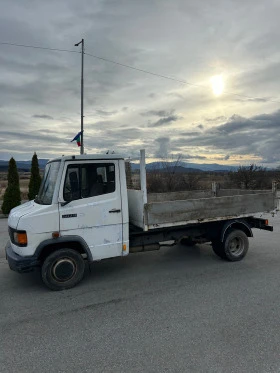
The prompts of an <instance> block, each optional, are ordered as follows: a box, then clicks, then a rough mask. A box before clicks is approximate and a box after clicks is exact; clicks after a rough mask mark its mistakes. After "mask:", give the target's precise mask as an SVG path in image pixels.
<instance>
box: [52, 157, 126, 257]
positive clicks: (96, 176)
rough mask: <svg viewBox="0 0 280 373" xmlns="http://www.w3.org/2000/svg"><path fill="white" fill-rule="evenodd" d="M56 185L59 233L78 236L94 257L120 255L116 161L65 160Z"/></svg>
mask: <svg viewBox="0 0 280 373" xmlns="http://www.w3.org/2000/svg"><path fill="white" fill-rule="evenodd" d="M63 175H64V176H63V180H64V183H63V185H61V188H60V192H59V193H60V195H59V200H60V201H65V202H62V203H60V204H59V219H60V235H61V236H80V237H82V238H83V239H84V240H85V241H86V243H87V245H88V246H89V248H90V250H91V252H92V257H93V259H94V260H99V259H103V258H110V257H115V256H120V255H122V244H123V224H122V220H123V219H122V203H121V202H122V201H121V188H120V183H119V180H120V177H119V164H118V160H108V161H107V160H104V161H103V160H100V161H86V162H85V161H83V162H79V161H74V162H71V161H69V162H65V169H64V173H63Z"/></svg>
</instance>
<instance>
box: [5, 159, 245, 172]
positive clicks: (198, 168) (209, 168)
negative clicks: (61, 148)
mask: <svg viewBox="0 0 280 373" xmlns="http://www.w3.org/2000/svg"><path fill="white" fill-rule="evenodd" d="M47 162H48V159H38V163H39V168H40V169H41V170H43V169H44V168H45V166H46V164H47ZM167 163H168V164H169V168H170V169H172V167H174V165H175V164H176V162H167ZM130 164H131V168H132V171H134V170H139V169H140V166H139V164H136V163H133V162H131V163H130ZM8 165H9V161H3V160H0V172H1V171H2V172H5V171H7V170H8ZM146 167H147V170H148V171H151V170H161V171H162V172H165V171H166V168H165V167H164V166H163V164H162V162H151V163H147V166H146ZM17 168H18V170H19V171H22V172H28V171H30V169H31V160H30V161H17ZM237 168H238V167H235V166H228V165H220V164H217V163H203V164H199V163H188V162H180V164H179V166H177V167H176V170H175V172H203V171H206V172H228V171H236V170H237Z"/></svg>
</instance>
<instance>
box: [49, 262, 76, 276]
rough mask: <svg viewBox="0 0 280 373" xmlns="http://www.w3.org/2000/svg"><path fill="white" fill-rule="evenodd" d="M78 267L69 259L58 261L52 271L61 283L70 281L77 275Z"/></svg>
mask: <svg viewBox="0 0 280 373" xmlns="http://www.w3.org/2000/svg"><path fill="white" fill-rule="evenodd" d="M76 270H77V268H76V265H75V263H74V262H73V261H72V260H71V259H69V258H63V259H60V260H58V261H57V262H56V263H55V264H54V266H53V269H52V272H53V276H54V277H55V279H56V280H57V281H59V282H65V281H69V280H70V279H71V278H72V277H73V276H74V275H75V273H76Z"/></svg>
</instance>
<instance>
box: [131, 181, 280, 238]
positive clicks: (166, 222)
mask: <svg viewBox="0 0 280 373" xmlns="http://www.w3.org/2000/svg"><path fill="white" fill-rule="evenodd" d="M128 201H129V214H130V222H131V223H132V224H134V225H136V226H137V227H139V228H142V229H143V230H145V231H148V230H150V229H156V228H164V227H172V226H179V225H187V224H193V223H201V222H209V221H219V220H227V219H232V218H240V217H246V216H251V215H253V214H257V213H265V212H271V211H273V210H275V209H276V207H277V196H276V191H275V190H273V189H272V190H270V191H268V190H261V191H260V190H257V191H256V190H243V189H216V188H213V189H212V190H209V191H189V192H171V193H153V194H150V195H149V194H148V200H147V203H143V192H142V191H141V190H128Z"/></svg>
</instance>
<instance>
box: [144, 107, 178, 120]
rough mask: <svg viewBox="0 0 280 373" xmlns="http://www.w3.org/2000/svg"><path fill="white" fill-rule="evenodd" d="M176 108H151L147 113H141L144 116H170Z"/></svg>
mask: <svg viewBox="0 0 280 373" xmlns="http://www.w3.org/2000/svg"><path fill="white" fill-rule="evenodd" d="M174 111H175V110H174V109H172V110H169V111H167V110H149V111H147V112H145V113H141V115H142V116H143V117H151V116H155V117H160V118H164V117H169V116H171V115H172V114H173V113H174Z"/></svg>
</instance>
